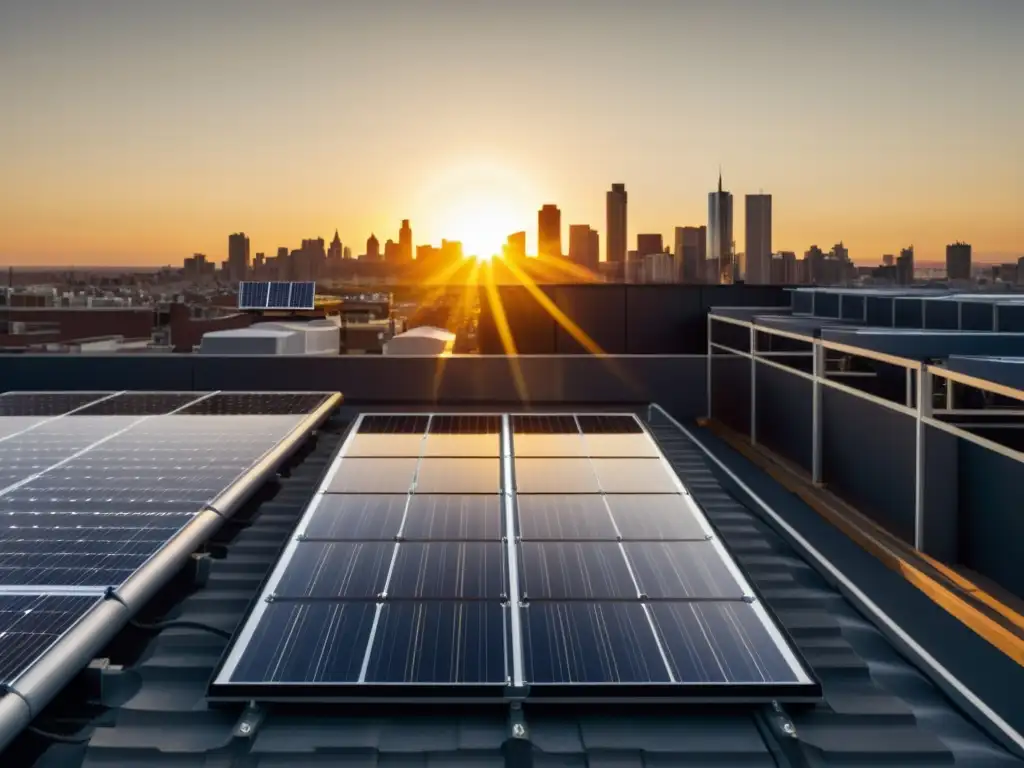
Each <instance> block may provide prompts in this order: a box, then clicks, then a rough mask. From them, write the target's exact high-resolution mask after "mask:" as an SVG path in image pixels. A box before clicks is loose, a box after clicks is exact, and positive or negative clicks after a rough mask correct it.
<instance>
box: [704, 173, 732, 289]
mask: <svg viewBox="0 0 1024 768" xmlns="http://www.w3.org/2000/svg"><path fill="white" fill-rule="evenodd" d="M707 258H708V261H710V262H711V263H712V264H714V265H717V277H715V276H710V277H711V282H714V283H722V284H729V283H732V282H733V278H734V276H735V275H734V266H733V263H732V262H733V258H732V194H731V193H729V192H726V191H725V190H723V189H722V168H721V166H719V168H718V191H717V192H711V193H710V194H709V195H708V247H707Z"/></svg>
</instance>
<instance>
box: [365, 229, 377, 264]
mask: <svg viewBox="0 0 1024 768" xmlns="http://www.w3.org/2000/svg"><path fill="white" fill-rule="evenodd" d="M366 260H367V261H380V241H379V240H378V239H377V236H376V235H374V234H372V233H371V234H370V238H369V240H367V241H366Z"/></svg>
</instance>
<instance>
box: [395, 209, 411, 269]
mask: <svg viewBox="0 0 1024 768" xmlns="http://www.w3.org/2000/svg"><path fill="white" fill-rule="evenodd" d="M398 260H399V261H401V262H403V263H408V262H410V261H412V227H410V226H409V220H408V219H402V228H401V229H399V230H398Z"/></svg>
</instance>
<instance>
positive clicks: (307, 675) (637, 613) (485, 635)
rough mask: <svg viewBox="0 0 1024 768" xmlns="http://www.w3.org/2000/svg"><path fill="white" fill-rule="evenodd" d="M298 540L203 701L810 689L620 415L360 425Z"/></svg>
mask: <svg viewBox="0 0 1024 768" xmlns="http://www.w3.org/2000/svg"><path fill="white" fill-rule="evenodd" d="M448 438H453V439H454V438H458V439H459V440H463V439H464V442H462V443H458V442H446V440H447V439H448ZM590 438H598V440H597V442H596V443H591V442H590ZM435 439H439V440H438V442H436V443H434V445H435V446H436V447H435V448H434V449H431V444H432V441H433V440H435ZM552 440H554V441H555V442H550V441H552ZM559 440H563V441H566V442H565V443H564V446H563V447H567V448H569V449H570V451H569V457H566V456H565V455H564V454H558V453H546V452H548V451H553V450H555V449H557V448H558V447H559V444H558V442H557V441H559ZM617 440H622V441H624V442H619V443H618V444H614V441H617ZM543 441H549V442H547V443H545V442H543ZM523 445H526V446H527V449H528V450H527V454H526V455H525V456H521V455H519V453H518V451H519V448H520V447H521V446H523ZM609 446H611V447H609ZM531 449H535V450H531ZM296 530H297V533H296V536H295V538H294V540H293V541H292V542H291V543H290V544H289V546H288V547H287V548H286V550H285V552H284V553H283V554H282V556H281V558H280V560H279V561H278V563H277V566H276V567H275V569H274V571H273V573H272V574H271V576H270V578H269V580H268V582H267V584H266V586H265V588H264V592H263V595H262V596H261V599H260V600H259V601H258V602H257V603H256V604H255V607H254V609H253V611H252V613H251V614H250V616H249V617H248V618H247V620H246V622H245V624H244V625H243V628H242V630H241V632H240V633H239V635H238V636H237V638H236V639H235V642H234V643H233V644H232V646H231V648H230V649H229V651H228V653H227V655H226V656H225V659H224V661H223V663H222V665H221V668H220V669H219V670H218V673H217V675H216V677H215V679H214V681H213V683H212V684H211V688H210V695H211V696H212V697H214V698H225V699H260V700H289V699H291V700H295V699H308V698H311V697H323V698H326V699H331V700H361V699H365V698H373V699H376V700H393V701H413V700H422V699H423V698H424V697H428V698H429V697H437V698H441V699H444V700H457V701H493V702H502V701H507V700H508V699H509V698H523V697H525V698H527V699H528V700H530V699H546V700H551V701H562V700H573V701H580V700H590V701H604V700H612V699H621V698H626V699H630V700H643V699H659V700H666V699H668V700H696V699H704V698H708V697H725V698H728V699H730V700H735V699H744V700H745V699H756V700H768V699H783V700H806V699H811V698H815V697H817V696H818V695H819V694H820V688H819V686H818V685H817V683H816V682H815V681H814V680H813V679H812V678H811V677H810V676H809V674H808V673H807V671H806V669H805V667H804V666H803V664H802V663H801V662H800V661H799V659H798V657H797V656H796V654H795V652H794V650H793V649H792V647H791V646H790V644H789V642H788V641H787V639H786V638H785V637H784V636H783V635H782V634H781V632H780V631H779V629H778V627H777V626H776V625H775V623H774V621H773V619H772V618H771V617H770V615H769V614H768V613H767V612H766V610H765V608H764V606H763V605H762V604H761V602H760V600H759V599H758V597H757V595H756V594H755V593H754V592H753V590H752V588H751V587H750V585H749V584H748V582H747V581H746V579H745V578H744V577H743V575H742V573H741V571H740V570H739V568H738V567H737V565H736V563H735V562H734V561H733V560H732V558H731V557H730V555H729V554H728V552H727V551H726V550H725V549H724V548H723V546H722V545H721V543H720V542H719V541H718V540H717V538H716V537H715V536H714V531H713V529H712V527H711V525H710V524H709V523H708V521H707V519H706V518H705V517H704V514H703V512H702V511H701V510H700V509H699V508H698V507H697V506H696V505H695V504H694V503H693V501H692V499H691V498H690V496H689V495H688V493H687V492H686V491H685V489H684V488H683V486H682V485H681V483H680V482H679V480H678V478H676V476H675V475H674V474H673V473H672V472H671V469H670V468H669V465H668V463H667V461H665V459H664V457H663V456H662V455H661V453H660V451H659V450H658V446H657V444H656V443H655V442H654V441H653V439H652V438H651V437H650V436H649V434H648V433H647V431H646V430H645V429H644V427H643V426H642V424H641V422H639V421H638V420H637V419H636V418H635V417H633V416H632V415H619V414H581V415H573V414H569V415H564V414H553V415H548V414H528V415H518V414H517V415H511V416H505V415H500V414H486V415H470V414H458V415H445V414H433V415H430V416H429V417H426V416H416V415H412V416H410V415H400V414H386V415H385V414H379V415H364V416H362V417H360V419H359V420H357V422H356V424H355V426H354V427H353V429H352V430H351V432H350V434H349V435H348V437H347V438H346V440H345V443H344V445H343V446H342V449H341V451H340V452H339V454H338V456H336V457H335V460H334V462H333V463H332V465H331V467H330V468H329V469H328V472H327V474H326V476H325V477H324V480H323V482H322V484H321V487H320V489H319V490H318V492H317V494H316V495H315V496H314V499H313V501H312V502H311V503H310V505H309V507H308V509H307V511H306V513H305V515H304V516H303V519H302V521H301V522H300V523H299V525H298V528H297V529H296Z"/></svg>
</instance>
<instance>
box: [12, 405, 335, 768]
mask: <svg viewBox="0 0 1024 768" xmlns="http://www.w3.org/2000/svg"><path fill="white" fill-rule="evenodd" d="M38 394H42V393H38ZM118 394H123V393H122V392H116V393H112V394H110V395H108V396H107V397H105V398H100V399H109V397H114V396H116V395H118ZM153 394H168V393H153ZM182 394H185V393H182ZM187 394H191V395H194V396H195V399H194V400H193V401H191V402H189V403H187V404H186V405H185V406H182V408H185V407H188V406H190V405H193V404H194V403H195V402H198V401H199V400H202V399H204V398H207V397H212V396H213V395H216V394H220V391H219V390H218V391H216V392H209V393H205V394H202V395H200V393H195V392H191V393H187ZM238 394H242V393H238ZM244 394H275V395H277V394H304V395H308V394H311V393H309V392H303V393H282V392H268V393H262V392H247V393H244ZM323 394H324V395H328V397H326V399H325V400H324V401H323V402H322V403H321V404H320V405H319V406H317V408H316V409H315V410H313V411H311V412H309V413H307V414H306V415H305V416H303V417H302V418H301V419H300V421H299V422H298V423H297V424H296V425H295V427H294V428H292V430H291V431H290V432H289V433H288V434H287V435H286V436H285V437H284V438H283V439H281V440H280V441H279V442H278V443H277V444H276V445H275V446H274V447H272V448H270V449H269V450H267V451H266V452H265V453H264V454H263V456H262V457H260V458H259V459H257V460H256V461H255V462H254V463H253V464H252V465H251V466H250V467H249V469H248V470H247V471H245V472H243V473H242V474H241V475H240V476H239V477H238V478H236V480H235V481H234V483H233V484H232V485H231V486H229V487H228V488H226V489H225V490H224V491H222V492H221V493H220V494H219V495H218V496H217V497H216V498H214V499H212V500H211V501H210V502H209V503H207V504H206V505H204V506H203V507H202V508H201V509H200V510H199V511H197V513H196V514H195V515H194V516H193V517H192V519H191V520H189V522H188V523H186V524H185V525H184V526H183V527H182V528H181V529H179V530H178V531H177V532H176V533H175V534H174V535H173V536H172V537H171V538H170V539H169V540H168V541H167V542H166V543H165V544H164V546H163V547H161V549H160V550H159V551H157V552H156V554H154V555H153V556H152V557H151V558H150V559H149V560H148V561H147V562H146V563H145V564H144V565H143V566H142V567H141V568H139V569H138V570H137V571H135V573H133V574H132V575H131V576H130V577H129V578H128V579H127V580H126V581H125V582H124V583H123V584H122V585H121V586H120V587H119V588H116V589H108V590H102V589H95V588H90V592H89V594H91V595H95V597H96V598H97V602H96V605H95V606H94V607H93V608H92V609H91V610H90V611H89V612H87V613H86V614H85V615H84V616H83V617H82V618H81V619H80V620H79V621H78V622H77V623H75V624H74V625H73V626H72V627H71V628H70V629H68V630H67V631H66V632H65V633H64V634H63V635H62V636H61V637H60V638H59V639H58V640H57V641H56V642H55V643H53V645H51V646H50V648H49V649H48V650H47V651H45V652H44V653H43V654H42V655H41V656H40V657H39V658H37V659H36V660H35V661H34V662H33V664H32V665H31V666H30V667H29V668H28V669H26V670H25V671H24V672H23V673H21V674H20V675H19V676H18V677H17V678H16V679H15V680H13V681H12V683H11V684H10V685H9V686H8V687H7V690H6V691H5V695H3V696H0V751H2V750H3V749H4V748H6V746H7V745H8V744H9V743H10V742H11V740H12V739H14V737H15V736H17V734H18V733H19V732H21V731H22V730H23V729H24V728H25V727H26V726H27V725H29V723H31V721H32V720H33V719H34V718H35V717H36V716H37V715H38V714H39V713H40V712H41V711H42V709H43V708H44V707H45V706H46V705H47V704H48V703H49V702H50V701H51V700H52V699H53V697H54V696H56V695H57V694H58V693H59V692H60V690H61V689H62V688H63V687H64V686H65V685H67V684H68V682H70V681H71V679H72V678H73V677H74V676H75V675H76V674H78V672H79V671H81V670H82V669H84V668H85V667H86V666H87V665H88V664H89V662H90V661H92V659H93V658H94V657H95V656H96V654H97V653H99V652H100V651H101V650H102V649H103V647H104V646H105V645H106V644H107V643H109V642H110V640H111V639H112V638H113V637H114V636H115V635H117V633H118V632H120V631H121V630H122V629H123V628H124V626H125V625H126V624H127V623H128V622H129V621H130V620H131V618H132V617H133V616H134V615H135V614H136V613H137V612H138V611H139V610H140V609H141V608H142V607H143V606H144V605H145V604H146V603H147V602H148V601H149V600H150V599H151V598H152V597H153V596H154V595H155V594H156V593H157V592H158V591H159V590H160V589H161V588H162V587H163V586H164V585H165V584H166V583H167V582H168V581H169V580H170V579H171V578H172V577H173V576H174V575H175V574H176V573H178V572H179V571H180V570H181V569H182V567H183V566H184V565H185V564H186V563H187V562H188V560H189V558H190V557H191V556H192V554H193V553H194V552H195V551H196V550H197V549H199V548H200V547H201V546H202V545H203V544H204V543H205V542H206V541H207V540H209V538H210V537H211V536H213V534H215V533H216V532H217V531H218V530H219V529H220V527H221V526H222V525H223V524H224V522H225V521H226V520H227V519H228V518H229V517H231V515H233V514H234V513H235V512H236V511H237V510H238V509H239V508H240V507H241V506H242V505H243V504H244V503H245V502H246V501H247V500H248V499H249V497H250V496H252V494H253V493H255V492H256V491H257V490H258V489H259V488H260V487H261V486H262V485H263V484H264V482H266V480H267V479H268V478H269V477H271V476H272V475H273V474H274V473H275V472H276V471H277V469H278V467H280V466H281V464H282V463H283V462H284V461H286V460H287V459H288V457H289V456H291V455H292V454H293V453H294V452H295V450H296V449H298V448H299V446H301V445H302V443H303V442H305V440H306V439H307V438H308V437H309V435H310V434H311V433H312V432H313V431H315V430H316V429H317V428H318V427H319V426H320V425H321V424H322V423H323V422H324V421H325V420H326V419H327V418H328V417H329V416H330V414H331V413H332V412H333V411H334V409H335V408H336V407H337V406H338V405H339V403H340V402H341V395H340V394H339V393H337V392H335V393H326V392H325V393H323ZM98 401H99V400H96V401H92V402H90V403H89V404H88V405H93V404H95V402H98ZM75 410H79V409H75ZM177 410H180V409H177ZM172 414H173V411H172V412H171V413H169V414H160V415H159V416H158V415H146V416H140V417H139V419H138V420H136V421H134V422H132V425H133V426H134V424H136V423H138V422H140V421H145V420H148V419H154V418H159V417H160V416H167V415H172ZM66 415H68V414H62V415H61V416H60V417H56V418H61V417H63V416H66ZM296 415H297V416H298V415H299V414H296ZM241 417H242V418H244V416H241ZM90 447H91V446H90ZM41 593H43V591H40V592H37V591H35V590H32V591H31V592H26V591H25V590H23V589H21V588H19V589H18V592H17V594H41ZM5 594H14V592H12V591H6V592H5ZM48 594H79V595H81V594H82V592H80V591H76V592H60V593H55V592H54V591H53V590H52V589H51V590H49V592H48Z"/></svg>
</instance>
